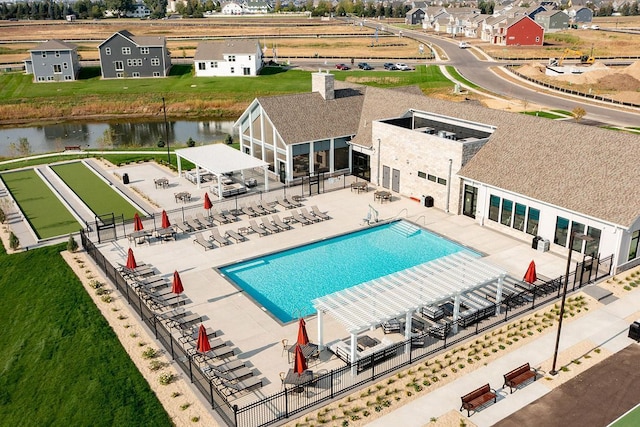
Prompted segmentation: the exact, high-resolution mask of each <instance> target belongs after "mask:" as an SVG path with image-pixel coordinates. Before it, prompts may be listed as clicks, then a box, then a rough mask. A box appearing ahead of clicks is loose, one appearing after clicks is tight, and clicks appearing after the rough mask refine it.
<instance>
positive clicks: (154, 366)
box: [149, 360, 164, 371]
mask: <svg viewBox="0 0 640 427" xmlns="http://www.w3.org/2000/svg"><path fill="white" fill-rule="evenodd" d="M162 368H164V363H162V362H161V361H159V360H152V361H151V363H150V364H149V369H151V370H152V371H159V370H160V369H162Z"/></svg>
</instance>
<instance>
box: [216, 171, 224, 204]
mask: <svg viewBox="0 0 640 427" xmlns="http://www.w3.org/2000/svg"><path fill="white" fill-rule="evenodd" d="M221 176H222V174H220V175H217V178H218V200H222V199H223V197H222V180H221V179H220V177H221Z"/></svg>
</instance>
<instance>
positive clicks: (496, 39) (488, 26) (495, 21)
mask: <svg viewBox="0 0 640 427" xmlns="http://www.w3.org/2000/svg"><path fill="white" fill-rule="evenodd" d="M506 22H507V17H506V16H503V15H494V16H491V17H489V18H487V19H485V20H484V21H483V22H482V31H481V32H480V39H481V40H482V41H485V42H489V43H492V44H502V43H503V40H504V37H505V36H506V27H505V24H506Z"/></svg>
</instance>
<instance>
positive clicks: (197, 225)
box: [184, 215, 204, 230]
mask: <svg viewBox="0 0 640 427" xmlns="http://www.w3.org/2000/svg"><path fill="white" fill-rule="evenodd" d="M184 223H185V224H187V225H188V226H189V227H190V228H191V229H192V230H202V229H203V228H204V225H202V224H200V223H199V222H198V221H196V220H195V219H193V217H192V216H191V215H186V216H185V217H184Z"/></svg>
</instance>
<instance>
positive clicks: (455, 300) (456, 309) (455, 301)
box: [453, 293, 460, 334]
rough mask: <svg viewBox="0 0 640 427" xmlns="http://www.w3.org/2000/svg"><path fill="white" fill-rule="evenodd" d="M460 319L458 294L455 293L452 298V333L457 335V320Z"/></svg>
mask: <svg viewBox="0 0 640 427" xmlns="http://www.w3.org/2000/svg"><path fill="white" fill-rule="evenodd" d="M459 317H460V294H459V293H457V294H456V296H455V297H454V298H453V322H454V325H453V333H454V334H457V333H458V318H459Z"/></svg>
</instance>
